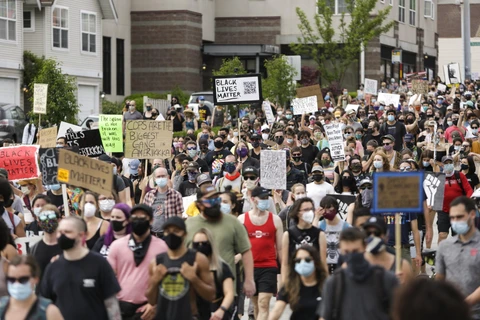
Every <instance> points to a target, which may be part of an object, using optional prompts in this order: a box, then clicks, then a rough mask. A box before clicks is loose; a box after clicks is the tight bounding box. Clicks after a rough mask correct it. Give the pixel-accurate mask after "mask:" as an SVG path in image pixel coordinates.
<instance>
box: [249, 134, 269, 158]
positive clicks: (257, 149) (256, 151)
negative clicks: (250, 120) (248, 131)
mask: <svg viewBox="0 0 480 320" xmlns="http://www.w3.org/2000/svg"><path fill="white" fill-rule="evenodd" d="M267 140H268V135H267ZM250 142H251V144H252V147H253V149H252V152H251V155H250V156H251V157H252V158H253V159H256V160H258V161H259V162H260V154H261V151H262V150H265V149H267V148H268V146H267V145H266V144H264V143H263V138H262V136H260V135H259V134H257V133H254V134H252V135H251V136H250Z"/></svg>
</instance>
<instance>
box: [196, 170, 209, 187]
mask: <svg viewBox="0 0 480 320" xmlns="http://www.w3.org/2000/svg"><path fill="white" fill-rule="evenodd" d="M195 182H196V183H197V186H199V187H200V186H201V185H202V184H204V183H206V182H210V183H212V178H210V176H209V175H208V174H206V173H202V174H199V175H198V176H197V178H196V179H195Z"/></svg>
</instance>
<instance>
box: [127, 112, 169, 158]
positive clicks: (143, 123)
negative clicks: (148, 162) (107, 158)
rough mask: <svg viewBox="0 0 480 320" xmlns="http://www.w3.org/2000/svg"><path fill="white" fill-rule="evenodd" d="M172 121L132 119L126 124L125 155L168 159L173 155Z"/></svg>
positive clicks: (128, 156)
mask: <svg viewBox="0 0 480 320" xmlns="http://www.w3.org/2000/svg"><path fill="white" fill-rule="evenodd" d="M172 132H173V125H172V122H171V121H150V120H130V121H127V124H126V132H125V157H126V158H133V159H159V158H160V159H166V158H170V157H171V155H172Z"/></svg>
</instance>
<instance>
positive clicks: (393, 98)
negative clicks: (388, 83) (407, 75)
mask: <svg viewBox="0 0 480 320" xmlns="http://www.w3.org/2000/svg"><path fill="white" fill-rule="evenodd" d="M377 101H378V102H385V106H388V105H390V104H393V106H394V107H395V109H396V108H398V104H399V103H400V95H399V94H390V93H383V92H380V93H379V94H378V99H377Z"/></svg>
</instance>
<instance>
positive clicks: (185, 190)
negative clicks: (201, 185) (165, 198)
mask: <svg viewBox="0 0 480 320" xmlns="http://www.w3.org/2000/svg"><path fill="white" fill-rule="evenodd" d="M178 192H180V193H181V194H182V197H188V196H191V195H193V194H196V193H197V185H196V184H195V183H192V182H190V181H188V180H187V181H183V182H182V183H181V184H180V187H179V188H178Z"/></svg>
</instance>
